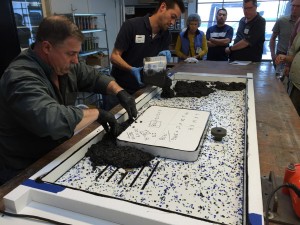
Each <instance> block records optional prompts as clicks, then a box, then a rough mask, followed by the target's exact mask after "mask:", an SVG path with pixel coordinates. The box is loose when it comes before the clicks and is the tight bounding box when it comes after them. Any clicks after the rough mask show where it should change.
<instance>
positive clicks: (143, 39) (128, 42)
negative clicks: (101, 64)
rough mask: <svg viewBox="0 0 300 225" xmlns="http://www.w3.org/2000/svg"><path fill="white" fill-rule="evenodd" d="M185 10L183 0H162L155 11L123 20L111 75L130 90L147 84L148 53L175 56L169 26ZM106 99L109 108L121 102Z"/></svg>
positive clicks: (112, 58) (112, 60)
mask: <svg viewBox="0 0 300 225" xmlns="http://www.w3.org/2000/svg"><path fill="white" fill-rule="evenodd" d="M184 11H185V8H184V4H183V1H182V0H160V1H159V4H158V6H157V8H156V10H155V12H154V14H153V15H149V14H148V15H146V16H144V17H135V18H132V19H129V20H126V21H125V22H124V23H123V25H122V27H121V29H120V31H119V34H118V36H117V38H116V42H115V46H114V49H113V51H112V54H111V62H112V64H113V67H112V72H111V75H112V76H113V77H114V78H115V79H116V81H117V83H118V84H119V85H120V86H121V87H123V88H124V89H125V90H126V91H128V92H129V93H130V94H133V93H135V92H136V91H137V90H139V89H141V88H142V87H144V84H143V83H142V82H141V74H140V72H141V70H142V66H143V59H144V58H145V57H152V56H157V55H166V56H167V59H168V58H171V53H170V51H169V50H168V49H169V44H170V41H171V36H170V32H169V30H168V28H169V27H170V26H171V25H174V24H175V21H176V19H179V18H180V16H181V13H184ZM106 100H107V101H106V103H107V106H106V108H111V107H112V106H114V105H115V104H116V103H117V102H116V101H115V100H116V99H112V98H107V99H106Z"/></svg>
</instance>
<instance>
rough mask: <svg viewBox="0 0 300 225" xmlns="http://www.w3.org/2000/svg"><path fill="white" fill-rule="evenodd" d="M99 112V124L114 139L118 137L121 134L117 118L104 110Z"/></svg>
mask: <svg viewBox="0 0 300 225" xmlns="http://www.w3.org/2000/svg"><path fill="white" fill-rule="evenodd" d="M98 110H99V116H98V119H97V121H98V123H100V124H101V125H102V126H103V128H104V130H105V131H106V133H111V134H112V135H113V136H114V137H116V136H117V135H118V134H119V124H118V122H117V120H116V118H115V116H114V115H113V114H112V113H110V112H107V111H105V110H103V109H98Z"/></svg>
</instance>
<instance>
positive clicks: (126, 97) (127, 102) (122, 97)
mask: <svg viewBox="0 0 300 225" xmlns="http://www.w3.org/2000/svg"><path fill="white" fill-rule="evenodd" d="M117 98H118V99H119V102H120V104H121V105H122V106H123V108H124V109H126V111H127V113H128V116H129V118H130V119H132V118H133V117H136V116H137V110H136V105H135V100H134V97H132V96H131V95H130V94H128V93H127V92H126V91H125V90H122V91H119V92H118V94H117Z"/></svg>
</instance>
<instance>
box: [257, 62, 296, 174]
mask: <svg viewBox="0 0 300 225" xmlns="http://www.w3.org/2000/svg"><path fill="white" fill-rule="evenodd" d="M270 64H271V63H270ZM254 81H255V91H256V92H255V101H256V105H257V106H259V107H257V108H256V121H257V122H256V123H257V128H258V129H257V130H258V133H257V137H258V142H259V146H260V147H259V155H260V170H261V175H268V173H269V172H270V171H274V172H275V175H276V176H279V177H283V176H284V171H285V167H286V166H287V165H288V164H289V163H290V162H292V163H300V118H299V116H298V114H297V112H296V110H295V108H294V106H293V104H292V103H291V100H290V99H289V98H288V97H287V93H286V91H285V88H284V85H283V83H282V82H281V81H280V80H277V79H276V78H275V77H274V70H273V68H272V67H271V68H270V66H266V67H261V71H260V73H259V74H258V75H257V76H256V77H255V80H254ZM258 109H259V110H258Z"/></svg>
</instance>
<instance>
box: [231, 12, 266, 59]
mask: <svg viewBox="0 0 300 225" xmlns="http://www.w3.org/2000/svg"><path fill="white" fill-rule="evenodd" d="M245 20H246V18H245V17H243V18H242V19H241V20H240V22H239V28H238V31H237V33H236V38H235V40H234V44H236V43H238V42H239V41H240V40H243V39H245V40H246V41H248V42H249V46H247V47H246V48H243V49H240V50H237V51H232V52H231V54H230V56H229V58H230V61H234V60H241V61H252V62H260V61H261V59H262V54H263V49H264V42H265V27H266V20H265V19H264V18H263V17H261V16H260V15H259V14H257V15H256V17H254V19H253V20H251V21H250V22H248V23H246V22H245Z"/></svg>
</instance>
